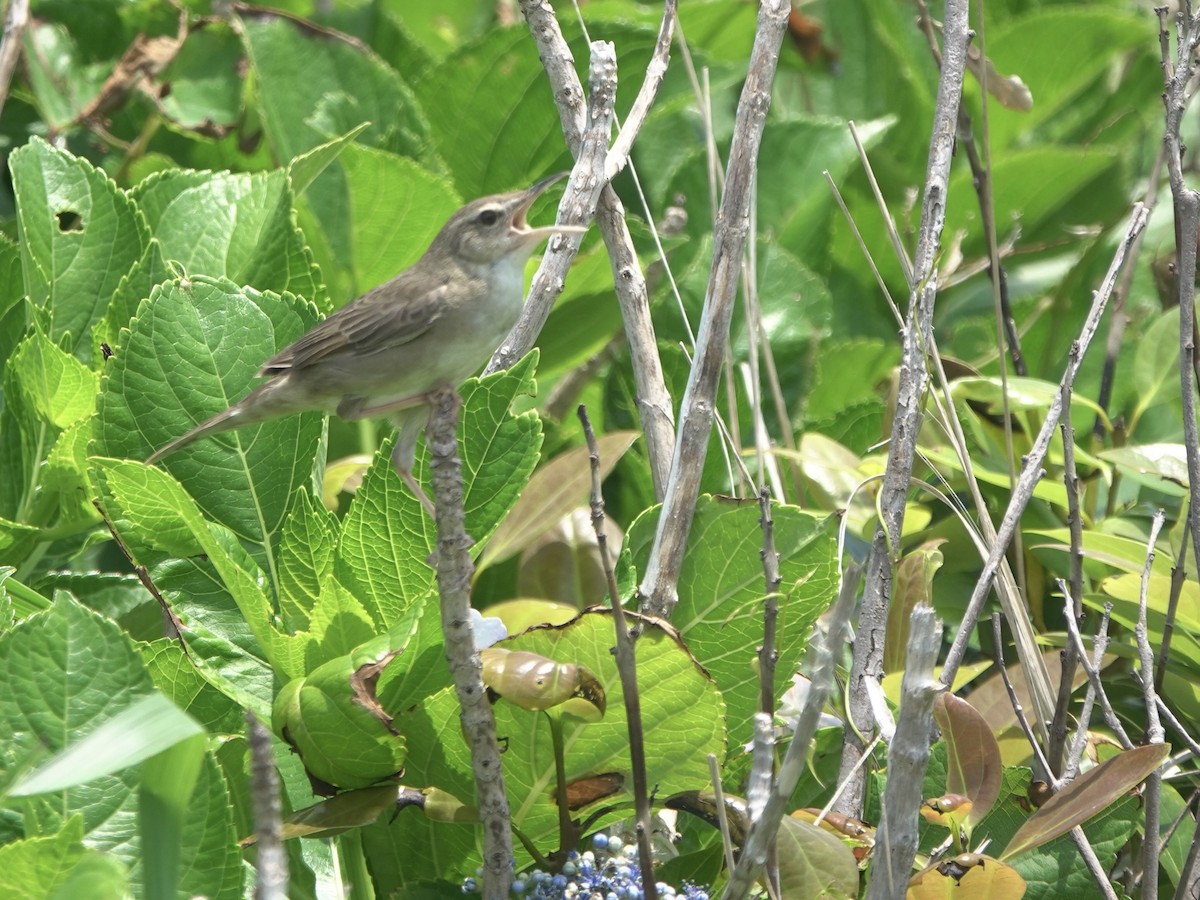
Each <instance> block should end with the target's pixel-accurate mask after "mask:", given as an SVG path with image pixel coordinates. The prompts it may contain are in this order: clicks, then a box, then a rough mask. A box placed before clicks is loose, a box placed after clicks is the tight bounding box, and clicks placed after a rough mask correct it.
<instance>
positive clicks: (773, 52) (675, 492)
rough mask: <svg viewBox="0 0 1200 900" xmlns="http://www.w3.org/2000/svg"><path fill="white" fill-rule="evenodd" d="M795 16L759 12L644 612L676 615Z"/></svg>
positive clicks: (772, 3) (773, 4)
mask: <svg viewBox="0 0 1200 900" xmlns="http://www.w3.org/2000/svg"><path fill="white" fill-rule="evenodd" d="M790 9H791V4H790V3H787V2H783V0H764V2H763V3H762V4H761V6H760V7H759V14H758V28H757V32H756V34H755V38H754V47H753V49H752V50H751V53H750V65H749V70H748V72H747V76H746V83H745V86H744V87H743V89H742V95H741V98H740V99H739V101H738V109H737V116H736V120H735V124H734V132H733V144H732V147H731V148H730V153H729V167H728V172H727V173H726V178H725V194H724V196H723V197H722V198H721V212H720V214H719V217H718V218H719V223H718V226H717V228H716V230H715V233H714V236H713V260H712V269H711V272H710V274H709V279H708V289H707V291H706V293H705V298H704V313H703V316H702V319H701V323H700V332H699V335H698V337H697V341H696V360H695V363H694V364H693V365H692V371H691V375H690V376H689V378H688V386H687V390H686V391H685V393H684V397H683V404H682V408H681V411H680V425H679V433H678V436H677V437H676V441H675V452H674V455H673V456H672V458H671V475H670V477H669V478H668V480H667V492H666V497H665V499H664V501H663V509H662V512H661V513H660V515H659V518H658V530H657V531H656V533H655V535H654V546H653V548H652V550H651V552H650V562H649V564H648V566H647V568H646V575H645V578H644V580H643V581H642V585H641V587H640V589H639V595H640V598H641V604H642V608H643V609H644V611H646V612H648V613H649V614H651V615H656V616H663V617H666V616H669V615H670V612H671V610H672V609H674V608H675V603H676V602H677V599H678V597H677V595H676V584H677V582H678V580H679V568H680V566H681V565H682V563H683V554H684V550H685V549H686V547H687V536H688V531H689V529H690V527H691V520H692V513H693V512H694V511H695V508H696V498H697V495H698V494H699V491H700V474H701V470H702V469H703V467H704V458H705V456H706V455H707V452H708V439H709V434H710V432H711V431H712V426H713V413H714V409H715V405H714V400H715V397H716V388H717V378H718V376H719V375H720V372H721V365H722V360H723V359H724V355H725V347H726V345H727V344H728V341H729V322H730V318H731V316H732V314H733V306H734V299H735V296H736V293H737V290H736V288H737V279H738V273H739V271H740V269H741V257H742V252H743V249H744V247H745V242H746V234H747V232H748V230H749V221H748V211H749V208H750V188H751V186H752V185H753V183H754V169H755V163H756V161H757V159H758V148H759V145H760V143H761V141H762V133H763V128H764V126H765V125H766V119H767V109H768V108H769V106H770V103H771V82H772V81H773V80H774V77H775V68H776V65H777V63H778V61H779V45H780V43H781V41H782V39H783V31H784V25H785V24H786V22H787V15H788V12H789V10H790Z"/></svg>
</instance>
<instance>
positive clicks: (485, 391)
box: [334, 351, 542, 626]
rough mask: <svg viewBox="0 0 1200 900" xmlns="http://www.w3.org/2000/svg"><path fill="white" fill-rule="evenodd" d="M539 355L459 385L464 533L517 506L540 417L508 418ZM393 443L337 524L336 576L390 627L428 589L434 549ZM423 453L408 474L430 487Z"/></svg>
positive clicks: (480, 536) (527, 387) (486, 526)
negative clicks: (396, 464) (395, 460)
mask: <svg viewBox="0 0 1200 900" xmlns="http://www.w3.org/2000/svg"><path fill="white" fill-rule="evenodd" d="M536 364H537V353H536V351H535V352H534V353H531V354H530V355H528V356H526V357H525V358H524V359H523V360H521V361H520V362H518V363H517V364H516V365H515V366H513V367H512V368H511V369H509V370H508V371H507V372H497V373H496V374H494V375H489V376H488V377H486V378H483V379H480V380H476V379H471V380H469V381H468V382H467V383H466V384H465V385H463V387H462V390H461V393H462V397H463V409H462V423H461V425H460V427H459V454H460V456H461V458H462V461H463V484H464V494H463V500H464V504H465V507H466V517H467V521H466V526H467V533H468V534H469V535H470V536H471V537H472V538H474V539H475V540H476V541H483V540H486V539H487V537H488V535H489V534H491V532H492V531H493V530H494V529H495V528H496V526H497V524H498V523H499V522H500V520H501V519H502V518H503V517H504V515H505V514H506V513H507V512H508V510H509V509H510V508H511V507H512V505H513V504H514V503H515V502H516V500H517V497H518V496H519V495H520V493H521V489H522V488H523V487H524V485H525V482H526V480H527V479H528V477H529V474H530V472H532V471H533V468H534V466H536V465H537V454H538V450H539V448H540V447H541V442H542V428H541V420H539V419H538V417H537V415H536V414H535V413H533V412H525V413H521V414H520V415H516V416H514V415H512V414H511V413H510V412H509V407H510V406H511V404H512V402H513V400H514V398H516V397H518V396H521V395H523V394H527V393H531V392H532V391H533V386H534V381H533V370H534V366H535V365H536ZM391 446H392V445H391V442H390V441H389V442H387V443H386V444H384V446H383V447H381V448H380V452H379V453H378V454H377V455H376V457H375V462H374V463H373V464H372V465H371V467H370V468H369V469H368V470H367V473H366V475H364V476H363V482H362V485H361V487H359V489H358V491H357V492H356V493H355V495H354V500H353V502H352V503H351V504H350V510H349V512H348V513H347V514H346V518H345V520H344V521H343V522H342V533H341V537H340V539H339V541H338V552H337V559H336V561H335V563H334V573H335V576H336V577H337V579H338V580H339V581H340V582H341V583H342V584H343V585H345V586H346V587H347V588H348V589H349V590H350V591H351V592H352V593H353V594H354V595H355V597H357V598H358V599H359V600H360V601H361V602H362V603H363V604H364V605H365V606H366V609H367V612H368V613H370V615H371V616H372V618H374V619H375V620H376V621H380V622H382V623H383V624H384V625H385V626H386V625H390V624H391V623H392V622H394V621H395V620H396V619H397V618H398V617H399V616H401V615H403V613H404V612H405V610H407V609H408V608H409V607H410V606H411V605H412V604H413V603H417V602H424V600H425V598H427V597H428V596H430V594H431V593H432V591H433V584H434V572H433V569H432V568H430V566H429V565H428V564H427V562H426V560H427V558H428V556H429V554H430V552H432V550H433V547H434V531H433V522H431V521H430V520H429V517H428V516H427V515H426V514H425V511H424V509H423V508H422V507H421V505H420V503H419V502H418V501H417V499H416V498H415V497H413V495H412V492H411V491H409V489H408V487H407V486H406V485H405V484H404V482H403V481H402V480H401V479H400V476H399V475H398V474H396V471H395V469H394V468H393V466H392V464H391V459H390V458H389V457H390V453H391ZM428 458H429V457H428V452H427V450H426V449H425V447H424V446H423V445H422V446H421V447H420V449H419V451H418V453H417V461H416V465H415V466H414V469H413V474H414V475H415V476H416V477H417V479H418V480H420V481H422V482H425V483H428V475H427V472H428Z"/></svg>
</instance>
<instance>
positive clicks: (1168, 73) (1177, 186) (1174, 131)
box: [1156, 5, 1200, 563]
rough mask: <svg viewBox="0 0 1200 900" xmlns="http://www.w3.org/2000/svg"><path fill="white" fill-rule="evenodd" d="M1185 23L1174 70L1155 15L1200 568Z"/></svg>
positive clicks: (1198, 34) (1194, 35)
mask: <svg viewBox="0 0 1200 900" xmlns="http://www.w3.org/2000/svg"><path fill="white" fill-rule="evenodd" d="M1186 10H1187V12H1186V18H1184V17H1183V14H1181V16H1180V21H1181V24H1182V29H1181V31H1180V33H1179V46H1178V48H1177V56H1176V62H1175V65H1174V66H1173V65H1172V64H1171V57H1170V53H1169V38H1168V35H1167V10H1166V8H1165V7H1161V8H1159V9H1158V10H1156V12H1157V13H1158V19H1159V42H1160V44H1161V46H1162V69H1163V79H1164V81H1165V82H1166V87H1167V89H1166V90H1165V91H1164V92H1163V103H1164V105H1165V106H1166V128H1165V130H1164V132H1163V146H1164V147H1165V148H1166V156H1167V174H1168V177H1169V180H1170V182H1171V197H1172V199H1173V200H1174V202H1175V253H1176V257H1177V260H1176V265H1175V276H1176V280H1177V287H1178V290H1179V388H1180V390H1179V394H1180V399H1181V401H1182V403H1183V444H1184V448H1185V450H1186V453H1187V469H1188V508H1189V509H1190V510H1191V512H1192V515H1191V517H1190V522H1189V524H1190V525H1191V534H1192V559H1194V560H1197V561H1198V563H1200V516H1198V515H1196V514H1195V511H1196V510H1197V509H1200V433H1198V432H1197V425H1196V390H1195V383H1194V381H1193V378H1194V373H1195V370H1196V369H1195V367H1196V345H1195V342H1194V334H1195V330H1196V242H1197V240H1198V238H1200V234H1198V232H1200V194H1198V193H1197V192H1196V191H1194V190H1192V189H1191V188H1189V187H1188V186H1187V184H1186V183H1185V182H1184V180H1183V143H1182V139H1181V138H1180V135H1179V129H1180V124H1181V122H1182V120H1183V114H1184V111H1185V110H1186V109H1187V105H1188V101H1189V100H1190V99H1191V96H1190V94H1189V85H1190V83H1191V80H1192V75H1193V74H1194V73H1195V71H1196V48H1197V45H1198V44H1200V13H1197V14H1193V13H1192V10H1191V6H1190V5H1189V6H1188V7H1187V8H1186Z"/></svg>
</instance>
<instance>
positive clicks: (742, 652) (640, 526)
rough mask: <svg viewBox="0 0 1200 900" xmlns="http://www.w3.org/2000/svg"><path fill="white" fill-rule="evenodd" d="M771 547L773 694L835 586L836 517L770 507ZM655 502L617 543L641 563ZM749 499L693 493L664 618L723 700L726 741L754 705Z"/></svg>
mask: <svg viewBox="0 0 1200 900" xmlns="http://www.w3.org/2000/svg"><path fill="white" fill-rule="evenodd" d="M771 514H772V518H773V519H774V521H775V529H774V535H775V549H776V552H777V553H778V554H779V572H780V576H781V577H782V579H783V582H782V584H781V585H780V593H781V596H780V598H779V624H778V626H777V628H778V632H777V636H776V640H775V647H776V650H777V652H778V661H777V663H776V672H777V673H778V675H777V677H776V684H775V693H776V699H778V697H779V696H780V695H781V694H783V692H784V691H785V690H786V689H787V687H788V680H787V678H786V677H785V675H784V673H791V672H794V671H796V669H797V668H798V666H799V663H800V659H801V658H802V656H803V655H804V651H805V648H806V647H807V645H808V637H809V631H810V630H811V628H812V625H813V623H814V622H815V621H816V620H817V617H818V616H820V615H821V613H823V612H824V611H825V610H826V609H827V608H828V607H829V605H830V604H831V603H832V602H833V597H834V593H835V591H836V589H837V570H836V557H835V553H836V550H835V542H836V534H835V530H834V528H833V527H831V526H834V525H835V522H836V519H835V518H833V517H826V516H817V515H813V514H812V513H808V512H805V511H803V510H800V509H798V508H796V507H794V506H783V505H772V508H771ZM657 519H658V508H657V507H654V508H652V509H651V510H649V511H647V512H646V513H644V514H643V515H642V516H641V517H640V518H639V519H638V520H637V521H636V522H634V524H633V525H632V526H631V527H630V530H629V534H628V536H627V537H626V541H625V544H626V547H627V549H629V551H630V552H631V553H632V555H633V559H634V563H635V565H637V567H638V570H639V571H645V565H646V561H647V559H648V556H649V553H650V547H651V544H652V541H653V537H654V528H655V525H656V523H657ZM758 520H759V510H758V505H757V504H745V505H740V504H739V505H734V504H729V503H725V502H722V501H720V500H717V499H714V498H712V497H701V498H700V501H699V502H698V503H697V505H696V515H695V518H694V519H693V522H692V528H691V531H690V532H689V535H688V549H687V552H686V553H685V554H684V562H683V567H682V568H681V570H680V573H679V583H678V590H679V603H678V605H677V606H676V607H675V611H674V613H673V614H672V616H671V622H672V624H673V625H674V626H675V627H676V628H678V629H679V632H680V634H681V635H682V637H683V639H684V640H685V641H686V642H687V646H688V649H689V650H691V652H692V653H694V654H695V655H696V659H697V660H698V661H699V663H700V664H701V665H702V666H704V667H705V669H707V670H708V671H709V672H710V673H711V674H712V677H713V678H714V679H715V680H716V682H717V686H718V687H719V688H720V689H721V695H722V696H723V697H724V700H725V703H726V705H727V706H728V707H729V728H730V735H729V739H730V741H732V742H733V743H734V744H735V745H739V744H743V743H745V742H747V741H749V740H750V738H751V736H752V730H753V727H752V723H753V716H754V713H755V712H757V711H758V697H759V678H758V671H757V665H756V663H757V659H758V654H757V648H758V647H759V646H760V645H761V644H762V640H763V631H762V606H763V597H764V593H765V588H764V585H763V570H762V559H761V557H760V556H759V552H760V551H761V549H762V531H761V530H760V528H759V523H758Z"/></svg>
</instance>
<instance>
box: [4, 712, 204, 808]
mask: <svg viewBox="0 0 1200 900" xmlns="http://www.w3.org/2000/svg"><path fill="white" fill-rule="evenodd" d="M203 733H204V730H203V729H202V728H201V727H200V725H199V724H198V723H197V722H196V720H195V719H193V718H192V717H191V716H189V715H188V714H187V713H185V712H183V710H181V709H180V708H179V707H177V706H176V705H175V704H174V703H172V702H171V701H170V700H168V699H167V698H166V697H164V696H163V695H162V694H147V695H146V696H144V697H141V698H139V699H138V700H135V701H134V702H132V703H131V704H130V705H129V706H127V707H126V708H125V709H123V710H121V711H120V712H118V713H117V714H116V715H114V716H113V717H112V718H110V719H107V720H105V721H104V722H103V723H102V724H101V725H99V726H98V727H96V728H94V729H92V730H91V731H89V732H88V733H87V734H86V735H84V736H83V737H81V738H79V739H78V740H75V741H73V742H72V743H71V744H70V745H68V746H67V747H66V748H65V749H63V750H61V751H60V752H59V753H57V754H56V755H55V756H53V757H52V758H51V759H49V760H47V761H46V762H44V763H42V764H41V765H40V766H38V768H37V769H35V770H34V771H32V772H30V773H28V774H27V775H25V776H23V777H22V778H21V779H19V780H18V781H17V783H16V784H15V785H13V787H12V788H11V790H10V791H9V793H10V794H11V795H12V796H14V797H27V796H30V795H33V794H46V793H51V792H57V791H64V790H67V789H69V788H73V787H78V786H79V785H81V784H86V783H87V782H89V781H92V780H93V779H96V778H99V777H101V776H103V775H111V774H113V773H114V772H119V771H121V770H122V769H125V768H128V767H129V766H134V765H137V764H138V763H140V762H143V761H144V760H146V759H148V758H150V757H151V756H154V755H156V754H158V753H163V752H166V751H167V750H169V749H170V748H172V747H174V746H175V745H176V744H178V743H180V742H181V741H186V740H188V739H189V738H192V737H193V736H195V735H200V734H203Z"/></svg>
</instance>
